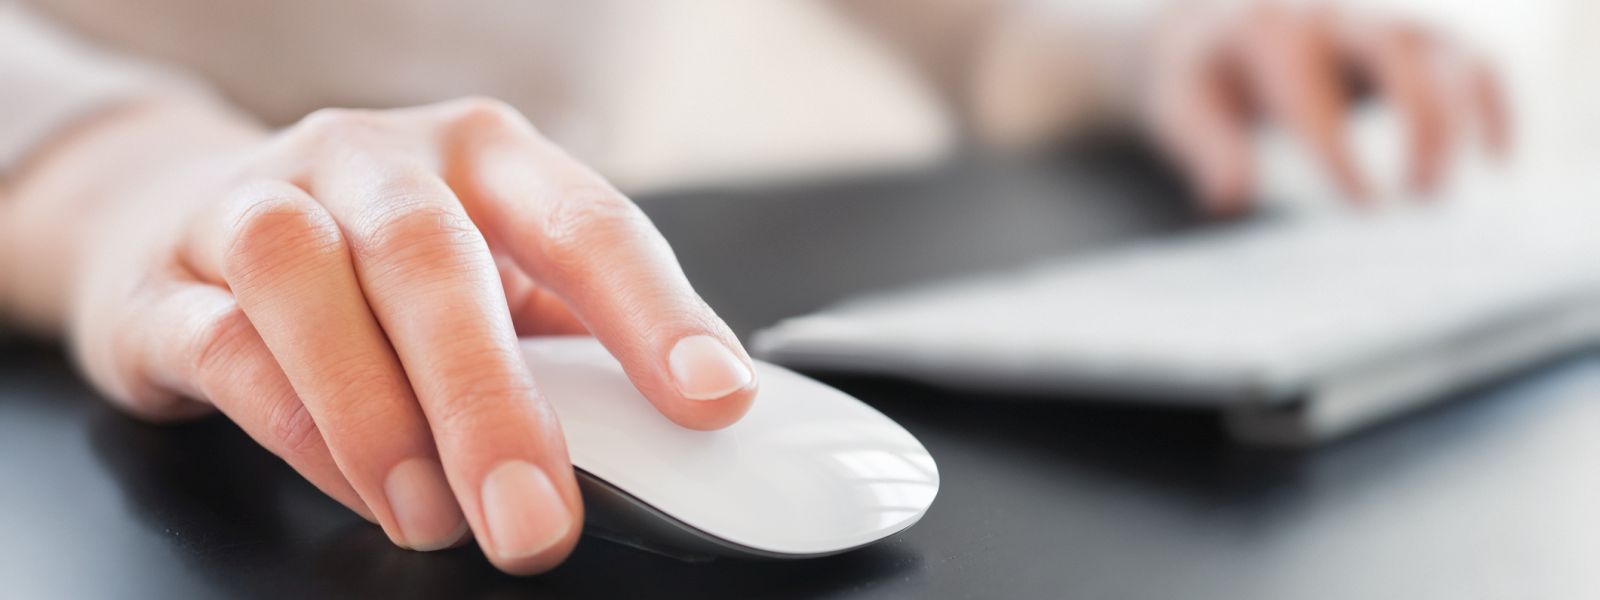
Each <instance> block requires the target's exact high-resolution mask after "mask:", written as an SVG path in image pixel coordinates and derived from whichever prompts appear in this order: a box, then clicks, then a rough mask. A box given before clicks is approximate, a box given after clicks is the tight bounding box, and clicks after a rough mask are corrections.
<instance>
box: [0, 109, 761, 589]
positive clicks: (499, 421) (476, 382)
mask: <svg viewBox="0 0 1600 600" xmlns="http://www.w3.org/2000/svg"><path fill="white" fill-rule="evenodd" d="M200 112H201V113H203V114H207V115H209V114H216V115H220V114H222V113H221V112H215V111H214V112H210V113H207V112H205V111H200ZM194 114H195V111H194V110H192V107H190V108H188V109H159V108H158V109H141V110H135V111H131V114H124V115H121V116H118V117H116V118H114V119H111V122H110V123H105V124H101V125H99V126H97V127H96V128H95V129H97V130H98V131H95V130H91V131H87V132H80V133H79V134H77V135H78V137H80V138H83V139H79V140H74V141H72V142H71V143H68V144H66V145H65V146H64V147H61V148H57V149H54V150H53V151H52V152H51V153H50V154H51V156H49V157H47V159H46V160H45V161H44V162H43V164H41V165H39V170H41V171H42V172H41V173H38V174H37V175H36V176H35V177H33V181H32V182H31V183H28V184H25V185H24V186H23V187H22V188H21V189H20V190H19V194H18V196H19V198H17V199H16V200H17V201H19V202H21V203H23V204H24V206H21V207H20V208H21V209H22V210H21V211H20V214H22V215H23V217H25V218H31V219H33V220H34V222H35V225H34V226H27V227H24V229H27V230H29V231H31V234H30V235H32V236H33V238H34V239H33V242H31V243H32V244H34V246H35V247H38V248H42V249H44V250H42V252H47V251H48V249H49V248H50V247H52V246H54V247H57V248H59V249H60V255H61V256H63V257H66V258H64V259H63V261H64V262H63V263H62V264H60V265H58V267H59V268H50V269H49V270H51V271H54V272H55V273H44V272H39V273H36V277H37V279H36V280H35V281H40V284H39V286H37V287H41V288H43V287H49V286H48V285H47V284H46V283H45V282H48V281H50V280H51V279H52V278H56V279H60V280H61V288H60V289H62V290H66V291H65V292H63V293H62V297H63V299H65V300H66V301H67V302H68V304H69V305H70V307H71V309H70V311H68V312H65V313H63V314H61V315H60V318H61V320H62V323H60V325H61V326H64V327H65V328H66V329H67V330H68V332H69V333H70V336H71V339H72V341H73V342H74V346H75V348H76V351H77V353H78V355H79V357H80V359H81V361H82V363H83V366H84V368H85V369H86V370H87V371H88V373H89V375H90V376H91V378H92V379H93V381H94V382H95V383H96V384H97V385H98V386H99V387H100V388H101V389H102V390H104V391H105V392H106V393H107V394H109V395H110V396H111V397H112V398H114V399H115V401H116V402H117V403H118V404H119V405H120V406H122V407H123V408H125V409H127V410H128V411H129V412H132V413H134V414H136V415H140V416H143V417H146V418H149V419H153V420H165V419H174V418H181V417H188V416H191V415H196V414H202V413H205V412H207V411H209V410H211V409H212V408H215V409H217V410H220V411H221V412H222V413H224V414H226V415H227V416H228V417H229V418H230V419H232V420H233V421H235V422H236V423H238V425H239V426H240V427H241V428H242V429H243V430H244V431H245V432H247V433H248V434H249V435H250V436H252V437H253V438H254V439H255V440H256V441H257V442H259V443H260V444H261V445H263V446H265V447H266V448H267V449H269V450H271V451H272V452H274V453H275V454H277V455H278V456H280V457H282V458H283V459H284V460H285V461H287V462H288V463H289V464H290V465H292V466H293V467H294V468H295V469H296V470H297V471H299V472H300V473H301V474H302V475H304V476H305V477H306V479H308V480H310V481H311V482H312V483H313V484H315V485H316V486H317V487H319V488H321V489H322V490H323V491H324V492H326V493H327V494H328V495H329V496H332V497H333V498H335V499H337V500H338V501H340V502H342V503H344V504H345V505H346V506H348V507H350V509H351V510H354V511H356V512H357V513H360V514H361V515H362V516H364V517H366V518H367V519H369V520H372V521H375V522H377V523H379V524H380V525H382V526H383V529H384V531H385V532H387V533H388V535H389V537H390V538H391V539H392V540H393V541H394V543H396V544H399V545H401V546H405V547H409V548H414V549H418V550H432V549H438V548H444V547H447V546H451V545H453V544H456V543H457V542H460V541H462V540H463V539H464V536H465V535H466V534H467V533H468V531H469V528H470V531H471V532H472V533H473V534H474V535H475V536H476V538H477V540H478V543H479V545H480V546H482V548H483V550H484V552H485V553H486V554H487V555H488V556H489V558H490V559H491V560H492V561H493V562H494V563H495V564H496V565H497V566H499V567H500V568H501V569H503V570H506V571H509V572H513V573H532V572H537V571H542V570H545V569H549V568H551V567H552V566H554V565H555V564H557V563H558V562H560V561H561V560H562V559H563V558H564V557H565V556H566V555H567V554H568V553H569V552H570V551H571V549H572V547H573V545H574V544H575V543H576V541H577V538H578V533H579V529H580V526H581V524H582V522H583V505H582V503H581V501H580V499H579V496H578V488H577V485H576V482H575V480H574V478H573V471H572V467H571V465H570V463H569V462H568V458H567V452H566V445H565V442H564V441H563V439H562V435H561V431H560V428H559V426H558V424H557V423H556V418H555V415H554V414H553V413H552V411H551V409H550V407H549V406H548V405H547V404H545V402H544V401H543V400H542V399H541V398H540V396H539V391H538V382H536V381H534V380H533V379H532V378H531V376H530V375H529V373H528V370H527V369H526V367H525V366H524V363H523V359H522V356H521V353H520V351H519V349H518V346H517V339H516V338H517V334H519V333H521V334H525V335H527V334H572V333H592V334H593V335H595V336H596V337H598V338H599V339H600V341H601V342H603V343H604V344H605V346H606V347H607V348H608V349H610V350H611V352H612V353H613V354H615V355H616V356H617V357H618V358H619V359H620V360H621V362H622V364H623V365H624V367H625V368H626V371H627V373H628V376H629V377H630V378H631V379H632V381H633V382H634V384H635V385H636V386H637V387H638V388H639V390H640V391H641V392H642V393H643V394H644V396H645V397H646V398H649V400H650V401H651V402H652V403H653V404H654V405H655V406H656V408H657V409H659V410H660V411H661V412H662V413H663V414H664V415H666V417H667V418H669V419H671V420H673V421H674V422H677V423H679V424H681V425H683V426H686V427H691V428H696V429H713V428H718V427H723V426H726V425H728V424H730V423H733V422H734V421H736V420H737V419H739V417H740V416H742V415H743V414H744V412H745V411H746V410H747V409H748V408H749V405H750V402H751V398H752V397H753V395H754V393H755V386H756V384H755V381H754V378H753V375H752V370H751V367H750V360H749V358H748V357H747V355H746V354H745V352H744V350H743V348H742V347H741V345H740V343H739V341H738V340H737V339H735V337H734V335H733V334H732V333H731V332H730V330H729V329H728V327H727V326H726V325H725V324H724V323H723V322H722V320H721V319H719V318H718V317H717V315H716V314H715V313H713V312H712V311H711V309H710V308H709V307H707V305H706V304H705V302H704V301H702V300H701V299H700V297H699V296H698V295H696V293H695V291H694V290H693V288H691V287H690V285H689V282H688V281H687V280H686V279H685V278H684V275H683V272H682V271H681V270H680V268H679V267H678V265H677V262H676V260H675V258H674V256H673V254H672V250H671V249H670V248H669V247H668V245H667V243H666V241H665V240H664V239H663V238H662V237H661V235H660V234H659V233H657V232H656V230H655V229H654V227H653V226H652V225H651V223H650V221H649V220H648V219H647V218H646V217H645V216H644V214H643V213H642V212H641V211H640V210H639V209H638V208H637V207H636V206H634V205H633V204H632V203H631V202H630V201H629V200H628V199H627V198H624V197H623V196H622V195H621V194H619V193H618V192H617V191H616V190H615V189H614V188H612V187H611V186H610V185H608V184H607V183H606V182H605V181H604V180H602V179H601V178H600V177H598V176H597V175H595V173H593V172H591V171H590V170H588V169H586V168H585V167H583V166H582V165H580V164H578V163H576V162H574V161H573V160H572V159H571V158H569V157H568V156H567V155H565V154H564V153H562V151H561V150H559V149H558V148H556V147H555V146H553V145H552V144H550V143H549V142H547V141H546V140H544V139H543V138H541V137H540V135H539V134H538V133H537V132H536V131H535V130H534V129H533V127H531V126H530V125H529V124H528V123H527V122H526V121H524V120H523V119H522V118H521V117H520V116H519V115H518V114H517V113H516V112H515V111H513V110H511V109H509V108H507V107H505V106H504V105H501V104H499V103H496V102H493V101H485V100H463V101H456V102H449V103H445V104H440V105H435V106H426V107H421V108H412V109H404V110H392V111H350V110H328V111H322V112H319V113H316V114H313V115H311V116H310V117H308V118H306V119H305V120H304V121H302V122H300V123H299V124H298V125H295V126H293V127H290V128H289V129H288V130H286V131H283V132H281V133H278V134H276V135H271V136H266V135H264V134H261V133H259V132H258V131H256V130H255V129H254V128H252V127H249V126H243V125H240V124H239V123H238V122H237V120H234V121H231V122H230V121H229V120H228V119H223V118H220V117H218V118H212V117H207V116H201V117H196V116H194ZM208 128H210V129H215V130H217V131H211V130H210V129H208ZM191 141H194V143H190V142H191ZM44 255H45V254H41V256H44ZM36 270H38V269H37V267H36ZM29 281H30V280H28V279H24V280H23V282H24V285H27V284H28V282H29ZM32 292H33V295H34V296H35V297H36V298H35V303H36V304H39V305H41V306H42V308H37V309H36V310H34V311H33V313H34V314H43V315H49V314H50V313H51V312H52V311H51V310H50V308H49V302H48V301H45V302H42V303H41V302H39V301H38V298H39V297H49V294H48V293H41V292H40V290H38V289H35V290H32Z"/></svg>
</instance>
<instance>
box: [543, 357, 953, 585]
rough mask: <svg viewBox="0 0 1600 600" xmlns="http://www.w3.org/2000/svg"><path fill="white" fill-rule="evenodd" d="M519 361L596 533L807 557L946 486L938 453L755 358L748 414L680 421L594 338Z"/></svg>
mask: <svg viewBox="0 0 1600 600" xmlns="http://www.w3.org/2000/svg"><path fill="white" fill-rule="evenodd" d="M522 350H523V355H524V356H525V357H526V358H527V361H528V365H529V367H530V368H531V369H532V371H533V375H534V377H535V378H536V380H537V381H538V382H539V387H540V389H541V390H543V392H544V395H545V397H546V398H547V399H548V400H549V402H550V403H551V405H552V406H554V407H555V410H556V413H557V414H558V416H559V417H560V419H561V425H562V429H563V430H564V431H565V432H566V438H567V447H568V450H569V452H570V454H571V457H572V464H573V466H575V467H577V470H578V480H579V485H580V486H581V488H582V490H583V496H584V503H585V512H586V513H587V523H586V525H585V527H586V528H587V530H588V531H590V532H591V533H597V534H599V535H600V536H601V537H607V538H611V539H615V540H617V541H621V542H623V543H628V544H631V545H636V546H640V547H644V548H648V549H653V550H658V551H662V552H664V553H667V554H672V555H677V556H684V557H710V556H728V557H742V558H810V557H817V556H827V555H830V554H837V553H840V552H844V551H847V550H851V549H854V548H859V547H862V546H865V545H867V544H871V543H873V542H876V541H878V540H881V539H883V538H885V537H888V536H890V535H893V534H895V533H897V532H899V531H902V530H904V529H906V528H907V527H910V526H911V525H913V524H915V523H916V522H917V520H918V519H920V518H922V515H923V513H925V512H926V511H927V510H928V506H929V505H931V504H932V503H933V498H934V496H935V495H937V494H938V491H939V471H938V469H937V467H935V466H934V462H933V457H932V456H930V455H929V454H928V451H927V449H925V448H923V447H922V444H921V443H919V442H917V439H916V438H914V437H912V436H911V434H910V433H908V432H906V430H905V429H903V428H901V427H900V426H899V425H898V424H896V423H895V422H894V421H891V420H889V418H888V417H885V416H883V414H881V413H879V412H877V411H876V410H873V409H872V408H871V407H868V406H867V405H866V404H863V403H862V402H861V401H859V400H856V399H855V398H852V397H850V396H848V395H846V394H844V393H843V392H840V391H838V390H835V389H833V388H831V387H828V386H826V385H823V384H821V383H818V382H816V381H814V380H811V379H809V378H807V377H804V376H802V375H799V374H796V373H794V372H792V371H789V370H786V369H783V368H781V367H777V366H774V365H770V364H767V363H763V362H760V361H756V363H755V367H756V372H757V376H758V377H759V378H760V381H761V390H760V392H759V394H758V395H757V397H756V399H755V403H754V405H753V406H752V407H751V409H750V412H749V413H748V414H746V415H745V417H744V418H743V419H741V420H740V421H739V422H738V423H735V424H734V425H732V426H730V427H728V428H726V429H722V430H718V431H709V432H707V431H693V430H689V429H685V428H682V427H679V426H678V425H675V424H673V423H672V422H671V421H668V420H667V418H666V417H664V416H662V415H661V414H660V413H658V412H656V410H655V408H654V407H653V406H652V405H651V404H650V402H649V401H647V400H645V398H644V397H643V396H641V395H640V394H639V392H638V391H637V390H635V389H634V387H633V384H632V383H630V382H629V381H628V379H627V377H626V376H625V375H624V374H623V371H622V367H621V365H620V364H618V363H617V361H616V359H614V358H612V357H611V355H610V354H609V353H607V352H606V351H605V349H604V348H603V347H602V346H600V344H599V343H598V342H596V341H595V340H594V339H593V338H586V337H560V338H534V339H526V340H523V342H522Z"/></svg>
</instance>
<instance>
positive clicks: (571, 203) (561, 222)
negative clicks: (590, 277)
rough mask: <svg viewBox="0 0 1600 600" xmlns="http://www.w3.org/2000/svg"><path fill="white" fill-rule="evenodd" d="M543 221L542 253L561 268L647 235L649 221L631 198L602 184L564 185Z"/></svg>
mask: <svg viewBox="0 0 1600 600" xmlns="http://www.w3.org/2000/svg"><path fill="white" fill-rule="evenodd" d="M550 204H551V207H552V208H551V209H550V210H549V211H548V212H547V213H546V214H545V216H544V223H543V224H542V225H543V227H542V231H543V234H544V235H543V237H542V245H543V254H544V256H545V257H547V258H548V259H549V260H550V261H551V262H552V263H553V264H552V265H551V267H553V268H556V269H558V270H562V271H570V270H572V269H581V268H582V265H584V264H586V262H587V261H588V259H589V258H590V257H592V256H593V255H594V253H595V252H596V250H600V249H604V248H607V247H614V246H617V245H620V244H622V243H624V242H626V241H628V240H629V239H630V238H637V237H640V236H646V235H650V234H651V233H652V232H653V231H654V229H653V228H652V227H651V226H650V220H649V218H648V217H646V216H645V214H644V211H641V210H640V209H639V207H638V206H637V205H635V204H634V203H633V202H632V201H630V200H628V199H627V198H625V197H623V196H622V194H620V193H618V192H617V191H616V190H613V189H610V188H607V187H603V186H585V187H577V188H567V189H566V190H564V191H563V192H562V193H561V195H560V197H559V198H556V199H555V200H554V201H553V202H551V203H550Z"/></svg>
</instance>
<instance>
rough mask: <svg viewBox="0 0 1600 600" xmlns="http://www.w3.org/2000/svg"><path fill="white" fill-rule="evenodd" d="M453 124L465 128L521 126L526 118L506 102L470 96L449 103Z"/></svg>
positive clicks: (525, 125)
mask: <svg viewBox="0 0 1600 600" xmlns="http://www.w3.org/2000/svg"><path fill="white" fill-rule="evenodd" d="M450 109H451V111H452V112H453V113H454V114H453V118H452V121H453V122H454V123H455V125H457V126H460V127H466V128H486V129H503V128H513V127H515V128H523V127H527V126H528V122H527V119H526V118H524V117H523V116H522V113H521V112H520V111H518V110H517V109H516V108H515V107H513V106H511V105H510V104H507V103H506V102H504V101H502V100H499V99H496V98H490V97H484V96H470V97H466V98H462V99H459V100H456V101H454V102H452V103H451V106H450Z"/></svg>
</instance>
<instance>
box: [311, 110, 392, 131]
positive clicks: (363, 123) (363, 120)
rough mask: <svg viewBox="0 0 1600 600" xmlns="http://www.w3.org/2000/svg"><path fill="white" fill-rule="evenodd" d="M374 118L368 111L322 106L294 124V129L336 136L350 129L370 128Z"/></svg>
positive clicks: (373, 123) (374, 121)
mask: <svg viewBox="0 0 1600 600" xmlns="http://www.w3.org/2000/svg"><path fill="white" fill-rule="evenodd" d="M376 120H377V117H376V115H374V114H373V113H372V112H370V111H364V110H355V109H349V108H323V109H319V110H316V111H314V112H312V113H311V114H308V115H306V116H305V118H303V119H301V120H300V122H299V123H296V124H295V126H294V130H296V131H299V132H303V133H306V134H309V135H311V136H313V137H338V136H339V134H342V133H347V132H350V131H352V130H357V129H366V128H370V127H372V126H374V125H375V124H376Z"/></svg>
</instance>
